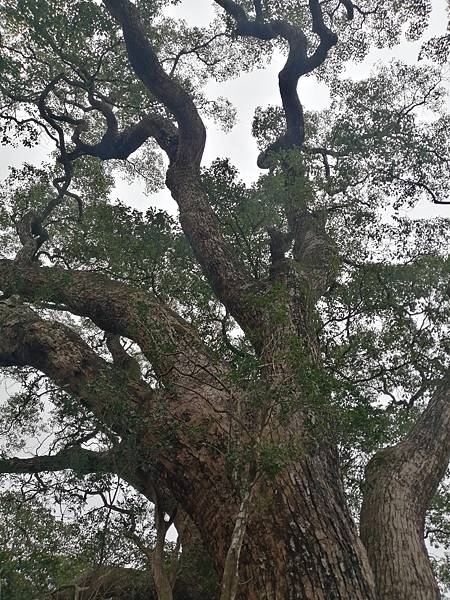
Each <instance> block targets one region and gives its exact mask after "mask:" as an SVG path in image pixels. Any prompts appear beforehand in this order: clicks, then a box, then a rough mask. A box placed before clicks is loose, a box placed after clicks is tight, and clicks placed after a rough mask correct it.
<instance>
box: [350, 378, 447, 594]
mask: <svg viewBox="0 0 450 600" xmlns="http://www.w3.org/2000/svg"><path fill="white" fill-rule="evenodd" d="M449 458H450V374H449V373H447V376H446V377H445V378H444V380H443V382H442V384H441V386H440V389H439V390H438V391H437V392H436V393H435V395H434V397H433V398H432V400H431V401H430V403H429V404H428V406H427V408H426V409H425V411H424V412H423V414H422V415H421V417H420V418H419V420H418V421H417V423H416V424H415V426H414V427H413V429H412V430H411V432H410V433H409V434H408V435H407V436H406V437H405V438H404V439H403V440H402V441H401V442H400V443H398V444H397V445H396V446H392V447H390V448H385V449H384V450H382V451H380V452H378V453H377V454H376V455H375V456H374V457H373V458H372V460H371V461H370V462H369V464H368V466H367V469H366V478H365V484H364V490H365V491H364V501H363V505H362V510H361V538H362V541H363V543H364V545H365V547H366V549H367V553H368V557H369V561H370V564H371V567H372V570H373V572H374V575H375V580H376V584H377V593H378V598H379V599H380V600H437V599H438V598H440V593H439V589H438V586H437V583H436V580H435V577H434V575H433V571H432V568H431V564H430V560H429V557H428V553H427V549H426V546H425V543H424V526H425V514H426V511H427V508H428V506H429V503H430V500H431V498H432V496H433V494H434V493H435V492H436V490H437V487H438V485H439V482H440V481H441V479H442V477H443V476H444V474H445V471H446V469H447V466H448V462H449Z"/></svg>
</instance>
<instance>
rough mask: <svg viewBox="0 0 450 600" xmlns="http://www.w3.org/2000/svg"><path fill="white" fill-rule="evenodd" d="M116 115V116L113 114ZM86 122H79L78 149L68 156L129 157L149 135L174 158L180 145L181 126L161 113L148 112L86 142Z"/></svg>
mask: <svg viewBox="0 0 450 600" xmlns="http://www.w3.org/2000/svg"><path fill="white" fill-rule="evenodd" d="M114 118H115V117H114ZM83 128H84V126H83V125H80V126H78V127H77V128H76V129H75V131H74V134H73V136H72V141H73V142H74V144H75V150H73V151H72V152H69V153H68V155H67V156H68V159H69V160H75V159H76V158H78V157H79V156H96V157H97V158H100V159H102V160H110V159H123V160H124V159H126V158H128V157H129V156H130V154H133V152H135V151H136V150H138V149H139V148H140V147H141V146H142V144H143V143H144V142H146V141H147V140H148V139H149V138H154V139H155V140H156V142H157V143H158V145H159V146H160V147H161V148H162V149H163V150H164V152H165V153H166V154H167V156H168V157H169V160H170V161H171V162H172V161H174V160H175V157H176V155H177V149H178V137H179V136H178V130H177V128H176V127H175V126H174V125H173V123H172V122H171V121H170V120H169V119H166V118H165V117H162V116H161V115H157V114H154V115H147V116H145V117H143V118H142V119H141V120H140V121H139V122H138V123H136V124H134V125H130V126H128V127H126V128H125V129H124V130H123V131H121V132H120V131H118V130H117V129H116V128H115V127H114V128H113V129H111V128H108V129H107V130H106V132H105V133H104V135H103V136H102V139H101V140H100V142H98V143H97V144H93V145H91V144H86V143H85V142H83V140H82V139H81V133H82V131H83Z"/></svg>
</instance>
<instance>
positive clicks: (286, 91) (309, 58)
mask: <svg viewBox="0 0 450 600" xmlns="http://www.w3.org/2000/svg"><path fill="white" fill-rule="evenodd" d="M215 1H216V3H217V4H219V6H221V7H222V8H224V9H225V11H226V12H227V13H228V14H229V15H230V16H232V17H233V18H234V19H235V20H236V31H237V33H238V35H241V36H244V37H255V38H258V39H261V40H272V39H275V38H277V37H281V38H283V39H284V40H286V41H287V42H288V44H289V54H288V58H287V61H286V63H285V65H284V67H283V69H282V70H281V71H280V73H279V75H278V81H279V87H280V94H281V100H282V104H283V109H284V114H285V118H286V132H285V133H284V134H283V135H282V136H281V137H280V138H279V139H278V140H277V141H276V142H274V143H273V144H271V145H270V146H269V148H267V150H265V151H264V152H263V153H261V155H260V156H259V158H258V166H259V167H261V168H269V166H270V160H269V155H270V154H273V153H274V152H278V151H280V150H289V149H291V148H295V147H298V148H300V147H302V146H303V143H304V140H305V127H304V117H303V107H302V105H301V102H300V99H299V97H298V93H297V84H298V80H299V78H300V77H301V76H302V75H306V74H307V73H310V72H311V71H313V70H314V69H316V68H317V67H319V66H320V65H321V64H322V63H323V62H324V61H325V59H326V57H327V55H328V52H329V50H330V49H331V48H332V47H333V46H335V45H336V43H337V41H338V40H337V36H336V34H335V33H333V32H332V31H331V30H330V29H329V28H328V27H327V26H326V25H325V22H324V19H323V13H322V7H321V5H320V2H319V0H309V9H310V13H311V19H312V31H313V32H314V33H315V34H316V35H318V37H319V45H318V46H317V48H316V49H315V50H314V52H313V53H312V54H311V55H308V42H307V38H306V35H305V33H304V32H303V31H302V30H301V29H300V28H299V27H296V26H294V25H291V24H290V23H288V22H287V21H282V20H273V21H269V22H263V21H262V20H261V18H260V17H261V15H259V16H258V17H257V19H256V21H251V20H249V18H248V16H247V14H246V12H245V11H244V9H243V8H242V7H241V6H239V5H238V4H237V3H236V2H234V1H233V0H215Z"/></svg>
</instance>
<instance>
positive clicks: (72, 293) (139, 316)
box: [0, 259, 228, 412]
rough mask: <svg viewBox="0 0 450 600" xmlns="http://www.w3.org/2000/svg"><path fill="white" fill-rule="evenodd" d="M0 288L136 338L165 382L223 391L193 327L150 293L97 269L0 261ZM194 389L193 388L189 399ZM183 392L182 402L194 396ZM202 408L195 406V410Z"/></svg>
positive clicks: (217, 368)
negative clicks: (62, 267) (96, 270)
mask: <svg viewBox="0 0 450 600" xmlns="http://www.w3.org/2000/svg"><path fill="white" fill-rule="evenodd" d="M0 289H2V290H3V292H4V293H5V294H6V295H11V294H19V295H21V296H22V297H23V298H26V299H27V300H29V301H35V302H46V303H48V302H52V303H54V304H55V308H57V309H58V310H61V309H62V308H64V307H65V309H66V310H68V311H70V312H72V313H73V314H76V315H81V316H85V317H88V318H89V319H91V320H92V321H93V322H94V323H95V324H96V325H97V326H98V327H100V328H101V329H102V330H104V331H105V332H107V333H110V334H117V335H121V336H123V337H127V338H129V339H131V340H133V341H134V342H136V343H137V344H138V345H139V346H140V348H141V350H142V352H143V353H144V354H145V356H146V358H147V359H148V360H149V362H150V363H151V364H152V365H153V367H154V369H155V372H156V374H157V376H158V377H159V378H160V380H161V382H163V383H164V384H165V385H166V386H168V387H170V388H172V389H173V390H174V392H176V390H177V389H185V388H188V389H194V390H196V391H197V392H196V393H199V394H201V389H202V388H203V387H204V388H205V390H207V392H208V394H209V393H211V391H214V393H215V395H216V396H217V397H216V400H217V401H218V400H219V397H220V396H221V395H224V396H227V395H228V391H227V388H226V387H225V383H223V379H224V375H225V372H226V369H225V367H224V365H222V364H221V363H219V362H218V361H217V360H216V359H215V357H214V356H212V355H211V353H210V352H208V350H207V349H206V348H205V346H204V345H203V343H202V342H201V340H200V339H199V337H198V334H197V332H196V331H195V330H194V328H193V327H191V326H190V325H189V324H188V323H187V322H186V321H184V320H183V319H182V318H181V317H180V316H179V315H177V314H176V313H175V312H174V311H173V310H172V309H170V308H169V307H168V306H166V305H164V304H163V303H162V302H161V301H160V300H158V299H157V298H155V297H154V296H153V295H152V294H149V293H147V292H144V291H142V290H139V289H135V288H132V287H130V286H127V285H124V284H122V283H119V282H117V281H112V280H110V279H108V278H107V277H105V276H103V275H100V274H98V273H93V272H86V271H67V270H64V269H60V268H57V267H38V266H35V265H18V264H15V263H14V262H13V261H10V260H6V259H4V260H0ZM196 393H193V397H194V398H195V396H196ZM187 396H189V395H186V393H183V398H185V399H186V400H185V401H186V403H187V404H189V403H191V404H192V406H191V408H193V406H197V405H198V397H197V398H195V402H192V396H190V397H187ZM201 410H203V412H204V410H205V409H204V407H203V409H200V411H201Z"/></svg>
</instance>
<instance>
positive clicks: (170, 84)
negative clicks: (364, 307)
mask: <svg viewBox="0 0 450 600" xmlns="http://www.w3.org/2000/svg"><path fill="white" fill-rule="evenodd" d="M103 3H104V5H105V6H106V8H107V9H108V10H109V12H110V13H111V14H112V15H113V17H114V18H115V19H116V20H117V21H118V22H119V23H120V25H121V27H122V30H123V35H124V39H125V44H126V47H127V52H128V58H129V61H130V64H131V66H132V67H133V70H134V72H135V73H136V75H137V76H138V77H139V78H140V79H141V81H142V82H143V83H144V85H145V86H146V87H147V88H148V89H149V90H150V91H151V93H152V94H153V95H154V96H155V97H156V98H157V99H158V100H159V101H160V102H162V103H163V104H164V106H165V107H167V109H168V110H169V111H170V112H171V113H172V114H173V115H174V116H175V119H176V120H177V123H178V127H179V144H178V150H177V155H176V162H177V164H178V165H179V166H180V167H189V168H192V167H196V168H198V167H199V166H200V162H201V159H202V156H203V150H204V147H205V140H206V131H205V126H204V124H203V121H202V119H201V118H200V115H199V114H198V111H197V108H196V106H195V104H194V102H193V100H192V98H191V96H190V95H189V93H188V92H186V90H185V89H184V88H183V87H182V86H181V85H180V84H179V83H178V82H176V81H175V80H173V79H171V78H170V77H169V75H168V74H167V73H166V72H165V71H164V69H163V68H162V66H161V64H160V62H159V60H158V57H157V55H156V53H155V51H154V50H153V48H152V47H151V45H150V43H149V41H148V39H147V36H146V34H145V31H144V28H143V26H142V23H141V20H140V18H139V15H138V11H137V9H136V7H135V6H134V5H133V4H132V3H131V2H130V1H129V0H104V1H103Z"/></svg>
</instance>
